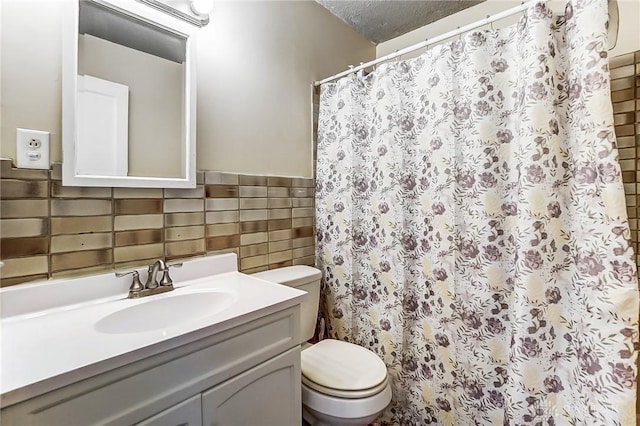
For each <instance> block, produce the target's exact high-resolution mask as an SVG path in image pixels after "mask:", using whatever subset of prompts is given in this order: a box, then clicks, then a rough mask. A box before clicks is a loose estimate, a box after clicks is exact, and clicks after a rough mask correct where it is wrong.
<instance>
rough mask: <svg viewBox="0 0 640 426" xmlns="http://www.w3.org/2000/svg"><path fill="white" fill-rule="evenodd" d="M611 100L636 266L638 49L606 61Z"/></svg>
mask: <svg viewBox="0 0 640 426" xmlns="http://www.w3.org/2000/svg"><path fill="white" fill-rule="evenodd" d="M610 66H611V100H612V102H613V114H614V121H615V128H616V138H617V140H618V152H619V154H620V166H621V168H622V179H623V181H624V190H625V194H626V202H627V214H628V216H629V224H630V227H631V241H632V245H633V249H634V251H635V254H636V264H638V265H640V250H639V249H640V245H639V241H640V230H639V229H640V227H639V225H640V160H639V159H638V157H639V156H640V51H638V52H635V53H629V54H627V55H621V56H617V57H615V58H612V59H611V61H610Z"/></svg>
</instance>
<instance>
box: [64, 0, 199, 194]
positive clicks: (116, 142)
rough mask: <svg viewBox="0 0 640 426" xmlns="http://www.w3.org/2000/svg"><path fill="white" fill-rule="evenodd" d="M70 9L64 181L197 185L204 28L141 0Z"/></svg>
mask: <svg viewBox="0 0 640 426" xmlns="http://www.w3.org/2000/svg"><path fill="white" fill-rule="evenodd" d="M65 7H66V10H65V19H64V23H63V30H62V31H63V58H62V59H63V61H62V74H63V81H62V89H63V96H62V98H63V105H62V118H63V120H62V124H63V126H62V127H63V128H62V139H63V142H62V149H63V152H62V155H63V161H62V184H63V185H66V186H112V187H150V188H151V187H161V188H193V187H195V185H196V181H195V128H196V126H195V120H196V98H195V97H196V80H195V79H196V76H195V33H194V28H195V27H194V26H192V25H189V24H188V23H185V22H182V21H180V20H178V19H177V18H175V17H173V16H171V15H168V14H166V13H163V12H162V11H161V10H158V9H154V8H152V7H149V6H148V5H147V4H144V3H143V2H136V1H133V0H79V1H71V2H66V5H65Z"/></svg>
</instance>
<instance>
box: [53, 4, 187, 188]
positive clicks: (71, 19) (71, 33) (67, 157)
mask: <svg viewBox="0 0 640 426" xmlns="http://www.w3.org/2000/svg"><path fill="white" fill-rule="evenodd" d="M79 1H83V0H75V1H67V2H64V3H65V4H64V8H65V10H64V16H63V20H62V185H63V186H101V187H131V188H195V187H196V105H197V104H196V61H195V58H196V37H195V31H194V26H193V25H190V24H187V23H186V22H182V21H180V20H178V19H177V18H175V17H172V16H170V15H167V14H165V13H163V12H161V11H159V10H157V9H154V8H151V7H149V6H148V5H145V4H144V3H138V2H136V1H133V0H91V1H93V2H94V3H98V4H102V5H105V6H107V7H109V8H111V9H114V10H117V11H120V12H124V13H126V14H128V15H132V16H135V17H136V18H138V19H142V20H144V21H147V22H149V23H151V24H153V25H155V26H158V27H161V28H164V29H166V30H169V31H171V32H173V33H178V34H180V35H184V36H185V38H186V39H187V42H186V60H185V82H184V94H185V96H184V99H185V102H184V109H183V114H184V123H185V129H184V140H183V146H184V149H185V156H184V158H185V164H183V169H184V171H185V176H184V177H179V178H175V177H166V178H165V177H145V176H94V175H79V174H77V173H76V139H77V126H76V124H77V114H76V113H77V99H78V95H77V93H78V26H79V22H78V21H79Z"/></svg>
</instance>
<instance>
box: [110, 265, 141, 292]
mask: <svg viewBox="0 0 640 426" xmlns="http://www.w3.org/2000/svg"><path fill="white" fill-rule="evenodd" d="M126 275H133V279H132V281H131V286H130V287H129V291H130V292H138V291H142V290H144V286H143V285H142V283H141V282H140V274H139V273H138V271H136V270H133V271H129V272H118V271H116V277H118V278H120V277H124V276H126Z"/></svg>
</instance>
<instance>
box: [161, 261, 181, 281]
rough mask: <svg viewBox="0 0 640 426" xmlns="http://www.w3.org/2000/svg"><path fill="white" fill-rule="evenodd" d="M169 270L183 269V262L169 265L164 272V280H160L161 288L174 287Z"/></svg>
mask: <svg viewBox="0 0 640 426" xmlns="http://www.w3.org/2000/svg"><path fill="white" fill-rule="evenodd" d="M169 268H182V262H178V263H172V264H170V265H167V267H166V268H165V269H164V270H163V271H162V272H163V274H162V279H161V280H160V285H161V286H170V285H173V280H172V279H171V277H170V276H169Z"/></svg>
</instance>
